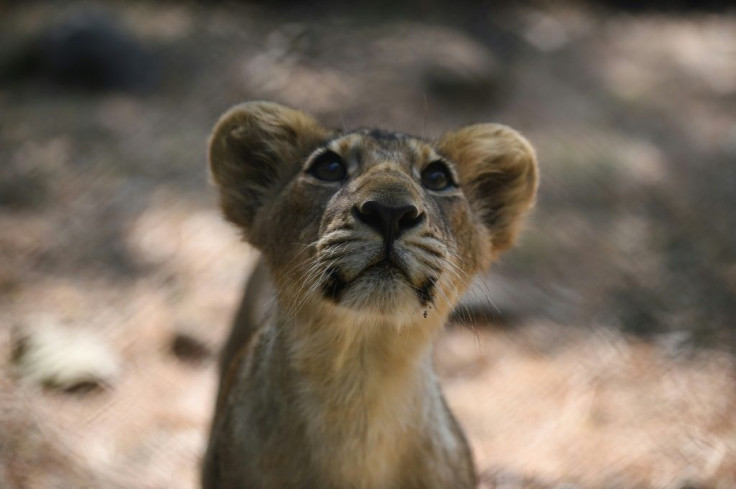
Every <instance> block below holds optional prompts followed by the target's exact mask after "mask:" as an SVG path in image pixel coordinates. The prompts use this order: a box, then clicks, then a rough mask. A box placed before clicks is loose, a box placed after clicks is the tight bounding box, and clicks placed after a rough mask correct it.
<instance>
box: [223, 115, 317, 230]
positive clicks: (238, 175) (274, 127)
mask: <svg viewBox="0 0 736 489" xmlns="http://www.w3.org/2000/svg"><path fill="white" fill-rule="evenodd" d="M329 134H330V133H329V131H328V130H326V129H325V128H323V127H322V126H321V125H319V123H317V122H316V121H315V120H314V119H312V118H311V117H310V116H308V115H306V114H305V113H303V112H300V111H298V110H294V109H290V108H288V107H284V106H283V105H279V104H276V103H273V102H247V103H244V104H240V105H236V106H235V107H233V108H231V109H230V110H228V111H227V112H226V113H225V114H224V115H223V116H222V117H221V118H220V120H219V121H218V122H217V124H216V125H215V128H214V130H213V131H212V136H210V142H209V164H210V171H211V174H212V178H213V180H214V182H215V184H216V185H217V187H218V190H219V192H220V205H221V206H222V210H223V212H224V214H225V217H226V218H227V219H228V220H229V221H231V222H233V223H235V224H236V225H238V226H239V227H240V228H241V229H242V230H243V232H244V233H245V236H246V238H249V231H250V230H251V226H252V224H253V220H254V218H255V215H256V213H257V211H258V209H259V208H261V207H262V206H263V205H264V204H265V203H266V202H267V201H268V200H269V199H270V198H273V197H275V196H276V195H277V194H278V192H279V190H280V189H281V188H283V186H284V185H286V183H287V182H288V181H289V180H290V179H291V177H293V176H294V175H295V174H296V173H297V172H298V171H299V168H300V167H301V163H302V161H303V160H304V158H306V157H307V156H308V155H309V154H310V153H311V152H312V151H313V150H314V149H315V148H316V147H317V146H319V145H320V144H321V143H322V142H324V141H325V140H326V139H327V138H328V137H329Z"/></svg>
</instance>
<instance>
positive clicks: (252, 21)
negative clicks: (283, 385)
mask: <svg viewBox="0 0 736 489" xmlns="http://www.w3.org/2000/svg"><path fill="white" fill-rule="evenodd" d="M381 5H383V4H381ZM545 5H546V4H543V3H540V4H530V5H525V6H520V5H519V6H516V7H514V8H510V7H506V8H501V7H499V6H493V7H491V6H485V7H481V6H479V5H477V4H475V3H471V2H459V3H457V4H453V5H444V4H442V3H441V2H427V3H426V5H425V6H427V7H428V8H429V7H432V8H431V9H430V12H429V13H427V14H426V15H423V16H417V15H414V14H413V12H412V10H411V8H409V7H406V8H404V9H400V8H398V7H395V8H388V7H385V6H384V7H385V8H383V7H382V8H377V7H374V8H373V9H370V8H367V7H366V8H362V9H354V10H345V9H340V8H338V7H337V6H336V5H334V4H331V3H329V2H327V3H324V4H317V5H316V6H313V7H309V8H307V7H305V6H303V5H300V4H298V3H294V2H275V3H256V4H250V3H222V2H201V3H188V2H142V1H141V2H137V1H136V2H106V3H104V4H102V3H97V4H95V3H89V2H85V3H77V2H50V3H47V2H31V3H27V2H7V1H6V2H2V1H0V165H2V167H1V168H2V172H1V173H0V229H2V232H0V370H1V371H2V374H1V375H0V487H2V488H6V487H7V488H9V489H21V488H23V489H25V488H28V489H46V488H85V487H88V488H117V487H120V488H123V487H125V488H131V487H133V488H146V489H147V488H151V489H157V488H169V487H177V488H182V489H186V488H194V487H197V477H198V470H199V463H200V460H201V456H202V452H203V449H204V443H205V441H206V433H207V428H208V423H209V418H210V415H211V408H212V404H213V400H214V388H215V382H216V379H215V362H216V351H217V350H218V348H219V346H220V344H221V342H222V341H223V338H224V337H225V335H226V334H227V328H228V325H229V321H230V318H231V317H232V315H233V313H234V309H235V307H236V305H237V301H238V298H239V294H240V290H241V287H242V284H243V282H244V279H245V277H246V274H247V271H248V270H249V268H250V267H251V265H252V262H253V259H254V252H253V251H252V250H250V249H249V248H248V247H247V246H246V245H245V244H243V243H241V242H240V241H239V239H238V235H237V233H236V231H235V230H234V229H232V228H231V227H230V226H229V225H227V224H226V223H224V222H223V221H222V219H221V218H220V216H219V213H218V210H217V208H216V205H215V199H214V192H213V189H212V188H211V186H210V185H209V183H208V178H207V173H206V168H205V148H206V140H207V135H208V131H209V130H210V128H211V127H212V125H213V124H214V122H215V121H216V119H217V116H218V115H219V114H220V113H222V112H223V111H224V110H225V109H226V108H227V107H229V106H230V105H233V104H235V103H237V102H240V101H243V100H252V99H269V100H276V101H280V102H282V103H286V104H290V105H293V106H297V107H300V108H302V109H304V110H307V111H309V112H311V113H313V114H315V115H316V116H317V117H318V118H320V119H321V120H323V121H324V122H325V123H326V124H328V125H331V126H333V127H347V128H354V127H360V126H373V125H377V126H382V127H387V128H391V129H396V130H402V131H406V132H410V133H413V134H419V135H423V136H426V137H430V138H431V137H436V136H438V135H440V134H441V133H442V132H443V131H445V130H448V129H451V128H454V127H457V126H459V125H462V124H466V123H470V122H475V121H486V120H493V121H500V122H503V123H506V124H509V125H511V126H513V127H515V128H518V129H519V130H521V131H522V132H523V133H525V134H526V135H527V136H528V137H529V139H530V140H531V141H532V142H533V143H534V144H535V146H536V147H537V150H538V153H539V156H540V164H541V172H542V183H541V187H540V198H539V202H538V206H537V210H536V211H535V214H534V216H533V219H532V220H531V222H530V224H529V225H528V227H527V230H526V233H525V235H524V238H523V239H522V241H521V243H520V245H519V247H518V248H517V249H516V250H514V251H512V252H511V253H509V254H508V255H507V256H506V257H504V258H503V260H502V261H501V263H499V264H498V265H497V266H496V267H494V268H493V269H492V270H491V273H490V274H489V276H488V277H484V278H483V279H482V280H481V281H480V282H479V284H478V286H477V287H476V288H475V289H474V290H473V291H472V292H471V294H469V296H468V298H467V299H466V301H465V306H467V307H463V308H461V309H460V310H459V311H458V318H459V319H462V318H463V316H464V314H465V313H466V312H468V311H469V312H471V313H472V314H473V315H474V318H475V322H474V323H472V324H463V325H460V324H458V325H455V326H452V327H450V328H449V329H448V330H447V331H446V333H445V334H444V335H443V336H442V338H441V340H440V341H439V343H438V345H437V348H436V358H437V367H438V370H439V372H440V374H441V377H442V381H443V384H444V387H445V392H446V394H447V397H448V401H449V403H450V405H451V406H452V408H453V410H454V412H455V413H456V414H457V416H458V418H459V420H460V422H461V423H462V425H463V426H464V428H465V430H466V432H467V434H468V436H469V438H470V441H471V444H472V446H473V451H474V454H475V457H476V461H477V465H478V470H479V472H480V474H481V480H482V486H481V487H483V488H498V489H512V488H514V489H516V488H553V487H554V488H560V489H561V488H566V489H571V488H579V489H598V488H600V489H603V488H606V489H609V488H610V489H618V488H621V489H629V488H642V489H644V488H646V489H649V488H652V489H653V488H662V489H686V488H689V489H695V488H698V489H731V488H736V418H734V415H733V413H734V412H736V365H734V357H733V352H734V338H735V337H736V333H735V331H736V328H735V327H734V326H736V325H735V324H734V319H733V318H734V317H736V212H734V206H733V203H734V202H736V166H735V165H734V161H736V15H734V14H733V13H731V14H728V13H720V14H709V13H702V12H688V13H682V12H669V13H657V12H654V13H652V12H644V13H642V12H638V13H636V14H634V13H627V12H616V11H612V10H610V9H604V8H603V7H600V6H597V7H596V6H591V5H590V4H586V3H577V2H574V3H559V4H556V6H555V7H554V8H552V7H549V6H545ZM419 17H421V18H419ZM90 18H92V19H93V22H102V21H100V20H99V19H103V20H104V22H102V23H103V25H107V26H109V25H113V26H116V27H115V28H114V29H118V30H114V29H113V28H112V27H110V29H113V31H114V32H122V33H123V34H125V36H127V37H124V38H123V39H124V40H125V39H128V41H125V42H123V41H120V40H119V39H118V41H116V42H118V44H115V42H113V43H112V45H108V46H107V47H105V46H104V45H103V44H104V43H100V46H102V47H101V48H100V49H101V50H102V51H101V52H102V53H103V56H107V55H106V54H105V53H107V52H108V51H105V49H111V50H112V52H115V51H114V50H115V49H118V48H120V46H123V48H124V50H123V54H121V55H120V56H113V58H114V59H116V60H117V61H116V63H114V64H113V66H112V67H110V66H107V65H104V63H103V65H104V66H103V67H102V68H100V67H99V66H97V68H98V69H99V70H102V69H103V68H104V69H105V70H108V71H109V72H108V71H105V73H104V74H109V73H112V75H111V76H112V78H110V79H108V78H105V77H103V78H102V79H100V78H96V79H95V83H94V86H83V83H82V81H84V80H82V81H80V79H78V78H75V76H76V75H78V74H79V73H80V72H79V70H77V69H75V70H72V74H73V75H74V76H72V77H71V78H70V75H69V71H68V70H67V71H65V68H64V66H65V65H64V63H62V62H61V61H59V59H60V58H59V57H60V56H61V57H62V58H63V56H64V55H63V52H62V54H59V52H57V51H55V50H54V49H55V48H54V46H57V45H58V42H59V41H58V39H59V36H61V35H62V34H63V33H64V32H65V31H64V30H63V29H68V28H69V26H72V27H73V26H75V25H78V23H79V22H82V21H84V22H89V20H88V19H90ZM80 19H82V20H80ZM105 22H109V23H110V24H105ZM59 26H61V27H59ZM60 29H61V30H60ZM106 29H107V27H106ZM60 32H61V34H60ZM104 39H107V38H106V37H103V40H104ZM126 42H127V44H126ZM93 44H94V43H93ZM95 45H96V44H95ZM108 58H109V56H108V57H107V58H106V59H108ZM62 61H64V60H62ZM95 73H97V74H98V75H99V73H98V72H95ZM90 76H91V75H90ZM89 79H90V78H89V76H88V78H87V79H86V80H87V81H89ZM113 82H115V83H113ZM484 318H485V319H484ZM34 341H36V343H34ZM34 345H35V346H34ZM38 345H41V346H38ZM43 345H46V350H44V349H43V348H44V346H43ZM49 345H50V346H49ZM80 345H82V346H80ZM33 351H36V352H39V351H42V352H44V353H43V354H41V353H39V354H38V355H39V356H37V357H33V356H29V355H31V353H29V352H33ZM70 352H71V353H70ZM29 358H31V360H29ZM34 358H41V360H34ZM34 362H36V363H34ZM37 362H41V363H42V364H43V365H41V366H39V364H38V363H37ZM43 362H47V363H43ZM85 362H88V363H89V362H92V363H93V364H95V365H97V366H98V370H100V369H101V373H100V374H99V375H98V377H95V378H93V379H91V381H90V382H81V383H79V382H77V383H74V382H71V384H70V383H68V382H67V380H68V379H66V380H65V379H64V378H62V377H59V376H57V377H52V378H51V379H49V377H48V375H47V376H43V375H41V374H39V372H40V371H41V370H43V371H44V372H48V371H49V370H50V371H52V372H53V371H60V370H63V368H62V367H64V366H68V365H70V364H75V365H77V364H78V365H80V367H79V368H80V369H82V370H83V367H84V365H87V364H88V363H85ZM34 369H35V370H34ZM84 374H85V372H84V371H82V374H81V376H82V377H84ZM43 384H46V385H45V386H44V385H43ZM49 384H52V385H49ZM79 384H81V385H79ZM70 386H73V387H75V388H74V389H71V390H70V389H67V388H65V387H70Z"/></svg>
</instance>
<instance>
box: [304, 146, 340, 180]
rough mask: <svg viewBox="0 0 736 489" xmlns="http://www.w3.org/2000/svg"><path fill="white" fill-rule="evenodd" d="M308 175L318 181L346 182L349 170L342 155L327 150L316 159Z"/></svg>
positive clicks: (310, 166)
mask: <svg viewBox="0 0 736 489" xmlns="http://www.w3.org/2000/svg"><path fill="white" fill-rule="evenodd" d="M307 173H309V174H310V175H312V176H313V177H315V178H317V179H318V180H322V181H325V182H337V181H341V180H345V178H346V177H347V175H348V170H347V167H346V166H345V162H344V161H343V160H342V158H341V157H340V155H338V154H337V153H335V152H334V151H330V150H326V151H323V152H322V153H320V154H318V155H317V156H316V157H315V158H314V161H312V163H311V164H310V165H309V169H308V170H307Z"/></svg>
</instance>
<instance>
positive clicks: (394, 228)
mask: <svg viewBox="0 0 736 489" xmlns="http://www.w3.org/2000/svg"><path fill="white" fill-rule="evenodd" d="M355 215H356V217H357V218H358V219H359V220H361V221H362V222H364V223H366V224H367V225H369V226H370V227H372V228H373V229H375V230H376V231H378V232H379V233H380V234H381V236H383V239H384V241H385V242H386V248H387V250H388V249H390V248H391V244H392V243H393V242H394V240H395V239H396V238H398V237H399V236H400V235H401V233H402V232H404V231H406V230H407V229H411V228H413V227H414V226H416V225H417V224H419V223H420V222H421V221H422V219H423V218H424V214H422V213H420V212H419V209H417V208H416V206H413V205H403V206H399V207H391V206H387V205H383V204H381V203H379V202H376V201H375V200H369V201H367V202H363V204H361V205H360V206H357V207H356V212H355Z"/></svg>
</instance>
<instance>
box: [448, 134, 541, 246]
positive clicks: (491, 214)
mask: <svg viewBox="0 0 736 489" xmlns="http://www.w3.org/2000/svg"><path fill="white" fill-rule="evenodd" d="M439 150H440V152H441V153H442V154H444V155H445V156H446V157H447V158H449V159H450V160H451V161H453V162H455V164H457V165H458V171H459V173H460V180H461V181H460V186H461V187H462V188H463V190H464V192H465V194H466V195H467V196H468V199H469V201H470V204H471V206H472V207H473V210H474V212H475V213H476V215H477V216H478V217H479V218H480V220H481V221H482V222H483V224H484V225H485V226H486V228H487V229H488V231H489V236H490V244H491V253H492V256H497V255H498V254H499V253H501V252H502V251H505V250H507V249H508V248H510V247H511V246H512V245H513V243H514V239H515V237H516V234H517V233H518V230H519V227H520V224H521V221H522V218H523V216H524V214H525V213H526V212H527V211H528V210H529V208H531V206H532V205H533V204H534V199H535V196H536V191H537V181H538V174H537V173H538V172H537V161H536V156H535V153H534V149H533V148H532V146H531V144H529V142H528V141H527V140H526V139H525V138H524V137H523V136H521V135H520V134H519V133H518V132H516V131H514V130H513V129H511V128H509V127H506V126H503V125H499V124H477V125H472V126H467V127H464V128H461V129H459V130H457V131H453V132H450V133H447V134H445V135H444V136H443V137H442V138H441V139H440V142H439Z"/></svg>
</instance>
